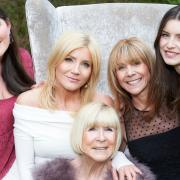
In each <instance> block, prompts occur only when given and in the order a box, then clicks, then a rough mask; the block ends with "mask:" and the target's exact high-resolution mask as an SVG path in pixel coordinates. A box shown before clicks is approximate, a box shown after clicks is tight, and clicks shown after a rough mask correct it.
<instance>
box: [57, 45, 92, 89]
mask: <svg viewBox="0 0 180 180" xmlns="http://www.w3.org/2000/svg"><path fill="white" fill-rule="evenodd" d="M91 71H92V60H91V54H90V52H89V50H88V49H87V48H79V49H76V50H74V51H72V52H71V53H70V54H69V55H68V56H67V57H66V58H65V59H64V60H63V62H61V63H60V64H59V65H58V66H57V68H56V86H58V87H61V88H63V89H64V90H67V91H79V90H80V88H81V87H82V86H84V85H85V84H86V83H87V82H88V80H89V78H90V76H91Z"/></svg>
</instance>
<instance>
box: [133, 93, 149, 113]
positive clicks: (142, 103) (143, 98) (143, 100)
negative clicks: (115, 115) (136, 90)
mask: <svg viewBox="0 0 180 180" xmlns="http://www.w3.org/2000/svg"><path fill="white" fill-rule="evenodd" d="M132 103H133V105H134V107H135V108H137V109H138V110H140V111H141V110H142V111H143V110H149V107H147V93H146V94H144V95H140V96H134V97H132Z"/></svg>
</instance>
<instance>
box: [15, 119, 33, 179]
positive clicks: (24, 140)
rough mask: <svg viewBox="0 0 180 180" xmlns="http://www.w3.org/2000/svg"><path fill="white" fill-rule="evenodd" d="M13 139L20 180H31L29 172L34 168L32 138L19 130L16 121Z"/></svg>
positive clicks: (16, 121) (16, 120)
mask: <svg viewBox="0 0 180 180" xmlns="http://www.w3.org/2000/svg"><path fill="white" fill-rule="evenodd" d="M14 138H15V150H16V160H17V165H18V172H19V175H20V180H32V175H31V170H32V167H33V166H34V145H33V137H31V136H30V135H28V134H27V133H26V132H24V131H23V130H21V129H20V125H18V119H15V124H14Z"/></svg>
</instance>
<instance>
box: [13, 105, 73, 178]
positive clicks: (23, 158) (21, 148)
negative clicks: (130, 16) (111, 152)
mask: <svg viewBox="0 0 180 180" xmlns="http://www.w3.org/2000/svg"><path fill="white" fill-rule="evenodd" d="M71 114H72V113H70V112H67V111H61V110H60V111H50V110H46V109H41V108H35V107H30V106H24V105H19V104H15V107H14V109H13V115H14V118H15V124H14V137H15V148H16V160H17V165H18V170H19V174H20V180H32V175H31V172H32V169H33V168H34V167H35V165H37V164H39V163H41V162H45V161H47V160H51V159H54V158H56V157H59V156H61V157H67V158H74V157H75V153H74V152H73V150H72V148H71V144H70V131H71V127H72V122H73V118H72V116H71Z"/></svg>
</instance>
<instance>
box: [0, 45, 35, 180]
mask: <svg viewBox="0 0 180 180" xmlns="http://www.w3.org/2000/svg"><path fill="white" fill-rule="evenodd" d="M19 52H20V58H21V59H22V64H23V66H24V68H25V70H26V72H27V73H28V74H29V75H30V76H31V77H32V78H33V77H34V71H33V63H32V59H31V56H30V54H29V53H28V51H27V50H25V49H23V48H20V49H19ZM16 98H17V97H15V96H13V97H10V98H8V99H1V100H0V179H2V178H3V177H4V176H5V175H6V173H7V172H8V171H9V169H10V168H11V166H12V164H13V162H14V160H15V148H14V136H13V124H14V118H13V114H12V110H13V108H14V103H15V101H16Z"/></svg>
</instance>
